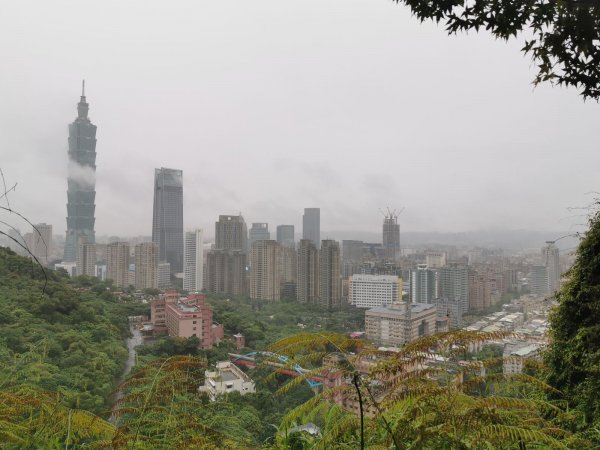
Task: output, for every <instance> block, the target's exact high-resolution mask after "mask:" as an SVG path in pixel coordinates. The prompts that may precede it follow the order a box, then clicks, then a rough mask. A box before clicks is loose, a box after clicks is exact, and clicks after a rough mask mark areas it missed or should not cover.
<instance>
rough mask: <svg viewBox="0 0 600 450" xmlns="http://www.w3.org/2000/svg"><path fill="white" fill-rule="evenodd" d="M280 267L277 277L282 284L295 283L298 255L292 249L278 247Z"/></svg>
mask: <svg viewBox="0 0 600 450" xmlns="http://www.w3.org/2000/svg"><path fill="white" fill-rule="evenodd" d="M279 247H280V253H281V258H280V266H281V269H280V270H279V275H280V276H281V282H282V283H286V282H288V283H296V278H297V276H298V253H297V252H296V249H295V248H294V247H286V246H282V245H280V246H279Z"/></svg>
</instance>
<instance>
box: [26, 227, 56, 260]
mask: <svg viewBox="0 0 600 450" xmlns="http://www.w3.org/2000/svg"><path fill="white" fill-rule="evenodd" d="M31 251H32V253H33V254H34V255H35V257H36V258H37V259H38V260H39V261H40V262H41V263H42V264H44V265H46V264H48V261H49V260H50V258H51V257H52V225H48V224H47V223H38V224H35V225H34V226H33V248H32V249H31Z"/></svg>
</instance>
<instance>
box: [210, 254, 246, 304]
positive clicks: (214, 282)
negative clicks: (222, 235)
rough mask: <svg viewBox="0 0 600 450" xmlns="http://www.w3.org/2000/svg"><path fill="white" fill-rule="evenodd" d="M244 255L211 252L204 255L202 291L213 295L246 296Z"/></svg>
mask: <svg viewBox="0 0 600 450" xmlns="http://www.w3.org/2000/svg"><path fill="white" fill-rule="evenodd" d="M246 285H247V283H246V253H245V252H243V251H242V250H223V249H220V250H211V251H210V252H208V254H207V255H206V278H205V280H204V289H205V290H206V291H207V292H210V293H213V294H231V295H244V294H246V292H247V290H246Z"/></svg>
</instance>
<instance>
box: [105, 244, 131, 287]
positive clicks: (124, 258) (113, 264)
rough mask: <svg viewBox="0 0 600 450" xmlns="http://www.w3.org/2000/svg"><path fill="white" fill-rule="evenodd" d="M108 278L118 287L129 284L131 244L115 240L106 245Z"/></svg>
mask: <svg viewBox="0 0 600 450" xmlns="http://www.w3.org/2000/svg"><path fill="white" fill-rule="evenodd" d="M106 260H107V261H106V271H107V273H106V278H107V279H109V280H113V283H114V285H115V286H116V287H120V288H125V287H127V286H129V244H128V243H127V242H113V243H110V244H108V246H107V247H106Z"/></svg>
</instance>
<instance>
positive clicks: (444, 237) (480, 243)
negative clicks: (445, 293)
mask: <svg viewBox="0 0 600 450" xmlns="http://www.w3.org/2000/svg"><path fill="white" fill-rule="evenodd" d="M563 236H568V237H564V238H563V239H560V240H558V241H557V242H556V245H557V246H558V248H559V249H561V250H570V249H573V248H574V247H576V246H577V244H578V242H579V239H578V238H577V236H576V235H575V234H574V233H573V232H568V231H563V232H561V231H533V230H478V231H462V232H458V233H439V232H420V231H406V232H402V231H400V245H401V246H402V247H403V248H415V247H426V246H429V245H431V246H434V245H440V246H445V245H448V246H456V247H463V246H466V247H487V248H492V247H495V248H498V247H499V248H504V249H510V250H522V249H526V248H541V247H542V246H543V245H544V244H545V242H546V241H551V240H557V239H559V238H561V237H563ZM327 237H329V238H331V239H337V240H340V241H341V240H344V239H356V240H360V241H365V242H381V233H370V232H365V231H339V230H338V231H322V232H321V238H322V239H325V238H327Z"/></svg>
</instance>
